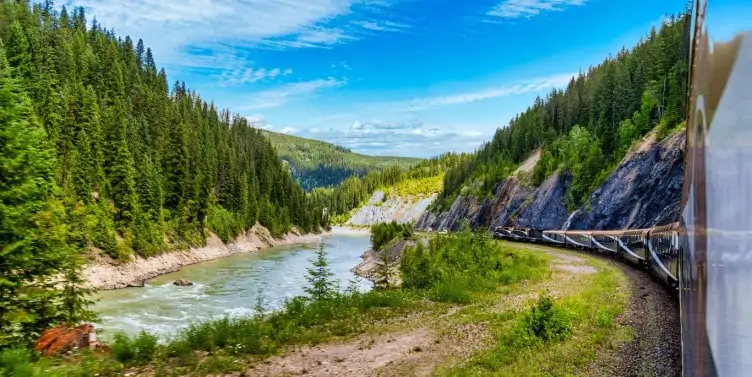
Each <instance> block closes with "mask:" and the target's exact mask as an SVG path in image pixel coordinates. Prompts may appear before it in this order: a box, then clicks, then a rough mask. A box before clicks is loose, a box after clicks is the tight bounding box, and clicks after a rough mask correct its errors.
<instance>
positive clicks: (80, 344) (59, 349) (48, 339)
mask: <svg viewBox="0 0 752 377" xmlns="http://www.w3.org/2000/svg"><path fill="white" fill-rule="evenodd" d="M98 345H99V342H98V341H97V337H96V332H95V331H94V325H92V324H90V323H87V324H83V325H80V326H78V327H73V328H71V327H66V326H57V327H53V328H51V329H49V330H47V331H45V332H44V333H42V336H40V337H39V339H38V340H37V341H36V342H35V343H34V350H35V351H37V352H41V353H42V354H44V355H45V356H52V355H57V354H61V353H68V352H72V351H75V350H78V349H81V348H87V347H88V348H96V347H97V346H98Z"/></svg>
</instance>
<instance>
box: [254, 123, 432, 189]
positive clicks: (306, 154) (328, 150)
mask: <svg viewBox="0 0 752 377" xmlns="http://www.w3.org/2000/svg"><path fill="white" fill-rule="evenodd" d="M262 133H263V134H264V135H265V136H266V137H268V138H269V140H271V142H272V145H274V148H275V149H276V150H277V155H278V156H279V158H281V159H282V160H283V161H286V162H287V164H288V166H289V168H290V172H291V173H292V176H293V177H294V178H295V180H297V181H298V182H299V183H300V185H301V186H303V188H305V189H306V190H309V191H310V190H312V189H314V188H316V187H328V186H336V185H338V184H340V183H341V182H342V181H344V180H345V179H347V178H349V177H351V176H356V177H363V176H365V175H366V174H367V173H368V172H370V171H373V170H381V169H383V168H386V167H400V168H407V167H409V166H410V165H414V164H416V163H418V162H420V161H422V159H420V158H412V157H381V156H366V155H362V154H358V153H354V152H352V151H350V150H349V149H346V148H343V147H341V146H339V145H334V144H330V143H327V142H324V141H320V140H314V139H306V138H302V137H298V136H293V135H288V134H281V133H277V132H271V131H262Z"/></svg>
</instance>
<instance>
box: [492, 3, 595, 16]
mask: <svg viewBox="0 0 752 377" xmlns="http://www.w3.org/2000/svg"><path fill="white" fill-rule="evenodd" d="M586 2H587V0H504V1H502V2H501V3H499V4H498V5H496V6H495V7H494V8H493V9H491V10H490V11H488V13H487V14H488V15H489V16H496V17H502V18H520V17H525V18H530V17H534V16H536V15H538V14H540V13H541V12H548V11H560V10H562V9H564V8H565V7H567V6H580V5H583V4H585V3H586Z"/></svg>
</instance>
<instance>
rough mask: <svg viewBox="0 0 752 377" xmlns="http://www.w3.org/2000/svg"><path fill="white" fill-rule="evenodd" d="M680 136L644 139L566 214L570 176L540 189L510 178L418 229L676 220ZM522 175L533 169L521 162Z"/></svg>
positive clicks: (618, 225)
mask: <svg viewBox="0 0 752 377" xmlns="http://www.w3.org/2000/svg"><path fill="white" fill-rule="evenodd" d="M683 147H684V132H678V133H676V134H674V135H672V136H670V137H668V138H666V139H664V140H663V141H660V142H658V141H656V140H655V136H654V134H650V135H648V136H647V137H646V138H645V139H644V140H643V141H642V143H640V144H639V145H637V146H636V147H635V148H634V150H633V151H631V152H630V153H629V154H627V156H625V157H624V159H623V160H622V161H621V163H620V164H619V166H618V167H617V168H616V170H615V171H614V173H612V174H611V175H610V176H609V177H608V178H607V179H606V181H605V182H604V183H603V185H601V187H599V188H598V189H597V190H596V191H595V192H594V193H593V194H592V195H591V196H590V197H589V198H588V200H587V202H586V204H585V205H584V206H583V207H582V208H579V209H578V210H576V211H574V212H572V213H568V211H567V209H566V193H567V191H568V190H569V186H570V184H571V177H570V176H569V174H568V173H566V172H565V173H556V174H553V175H551V176H549V177H548V178H547V179H546V180H545V181H544V182H543V183H542V184H541V185H540V186H538V187H532V186H530V185H528V184H526V183H525V182H526V179H524V178H519V176H520V175H513V176H512V177H510V178H508V179H507V180H504V181H502V182H500V183H499V184H497V185H496V187H495V189H494V191H493V196H492V197H489V198H485V199H478V198H475V197H464V196H459V197H458V198H457V199H456V200H455V202H454V203H453V204H452V206H451V207H450V208H449V210H448V211H444V212H442V213H438V214H436V213H430V212H427V213H425V214H424V215H423V216H421V218H420V219H419V220H418V222H417V224H416V227H417V229H419V230H428V229H433V230H457V229H458V228H459V226H460V224H461V223H462V222H463V221H464V220H466V221H468V223H469V224H470V226H472V227H495V226H514V227H532V228H543V229H562V228H565V227H568V228H570V229H625V228H644V227H650V226H655V225H662V224H667V223H671V222H674V221H677V220H678V218H679V200H680V198H681V189H682V178H683V168H684V153H683ZM523 165H524V166H527V168H526V170H528V171H529V170H530V169H532V167H531V166H534V164H529V163H525V164H523Z"/></svg>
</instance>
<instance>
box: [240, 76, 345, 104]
mask: <svg viewBox="0 0 752 377" xmlns="http://www.w3.org/2000/svg"><path fill="white" fill-rule="evenodd" d="M346 83H347V79H346V78H344V79H341V80H339V79H335V78H333V77H329V78H326V79H317V80H311V81H302V82H295V83H290V84H286V85H283V86H281V87H279V88H276V89H271V90H265V91H261V92H256V93H251V94H249V97H250V101H249V102H250V103H247V104H243V105H240V106H238V108H239V109H240V110H257V109H269V108H273V107H279V106H282V105H284V104H285V103H287V102H288V101H289V100H290V99H292V98H295V97H301V96H305V95H308V94H311V93H314V92H317V91H319V90H322V89H327V88H336V87H339V86H342V85H345V84H346Z"/></svg>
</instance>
